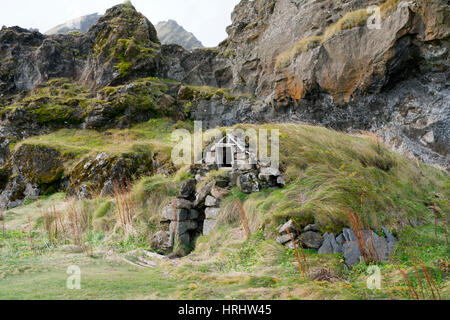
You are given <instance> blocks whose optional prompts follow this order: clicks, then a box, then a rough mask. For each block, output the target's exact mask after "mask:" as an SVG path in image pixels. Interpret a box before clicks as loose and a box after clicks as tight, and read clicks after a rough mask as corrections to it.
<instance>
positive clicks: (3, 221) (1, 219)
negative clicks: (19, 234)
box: [0, 209, 6, 237]
mask: <svg viewBox="0 0 450 320" xmlns="http://www.w3.org/2000/svg"><path fill="white" fill-rule="evenodd" d="M0 221H1V222H2V231H3V237H5V234H6V227H5V215H4V214H3V211H2V210H1V209H0Z"/></svg>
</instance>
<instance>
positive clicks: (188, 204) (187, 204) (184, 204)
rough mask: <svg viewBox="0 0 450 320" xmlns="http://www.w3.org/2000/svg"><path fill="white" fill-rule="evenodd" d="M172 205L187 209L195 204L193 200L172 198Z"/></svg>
mask: <svg viewBox="0 0 450 320" xmlns="http://www.w3.org/2000/svg"><path fill="white" fill-rule="evenodd" d="M171 205H172V206H175V207H176V208H177V209H186V210H191V209H192V207H193V206H194V204H193V203H192V202H191V201H188V200H186V199H180V198H176V199H174V200H172V202H171Z"/></svg>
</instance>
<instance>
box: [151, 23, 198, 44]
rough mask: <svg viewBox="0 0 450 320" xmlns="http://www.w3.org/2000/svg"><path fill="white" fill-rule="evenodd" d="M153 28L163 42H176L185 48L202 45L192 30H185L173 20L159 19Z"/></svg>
mask: <svg viewBox="0 0 450 320" xmlns="http://www.w3.org/2000/svg"><path fill="white" fill-rule="evenodd" d="M155 28H156V30H157V32H158V37H159V39H160V40H161V43H163V44H177V45H180V46H182V47H183V48H185V49H187V50H194V49H198V48H203V47H204V46H203V44H202V43H201V42H200V41H199V40H198V39H197V38H196V37H195V35H194V34H193V33H192V32H188V31H186V30H185V29H184V28H183V27H182V26H180V25H179V24H178V23H177V22H176V21H175V20H167V21H160V22H159V23H158V24H157V25H156V26H155Z"/></svg>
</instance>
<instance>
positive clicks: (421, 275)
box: [399, 253, 442, 300]
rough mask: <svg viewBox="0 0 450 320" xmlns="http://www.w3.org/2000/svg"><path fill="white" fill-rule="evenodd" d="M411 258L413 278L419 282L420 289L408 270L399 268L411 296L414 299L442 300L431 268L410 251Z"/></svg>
mask: <svg viewBox="0 0 450 320" xmlns="http://www.w3.org/2000/svg"><path fill="white" fill-rule="evenodd" d="M409 257H410V260H411V261H412V263H413V269H414V272H413V274H414V275H413V279H415V281H416V282H417V283H418V287H419V288H418V290H416V288H415V287H414V284H413V282H412V281H411V279H410V277H409V276H408V275H407V274H406V272H405V271H404V270H402V269H400V268H399V271H400V273H401V275H402V277H403V279H404V281H405V283H406V286H407V287H408V292H409V296H410V297H411V299H413V300H441V299H442V298H441V294H440V291H439V288H438V286H437V285H436V282H435V281H434V279H433V275H432V274H431V272H430V269H428V267H427V266H426V265H425V263H424V262H423V261H422V260H420V258H418V257H416V256H415V255H413V254H411V253H409Z"/></svg>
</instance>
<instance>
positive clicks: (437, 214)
mask: <svg viewBox="0 0 450 320" xmlns="http://www.w3.org/2000/svg"><path fill="white" fill-rule="evenodd" d="M430 209H431V210H432V211H433V214H434V234H435V236H436V238H437V237H438V225H439V217H440V212H439V210H438V208H437V206H436V203H435V202H433V204H432V206H431V207H430ZM442 225H443V228H444V235H445V241H446V242H447V246H448V233H447V228H448V227H447V219H446V218H445V216H443V217H442Z"/></svg>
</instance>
